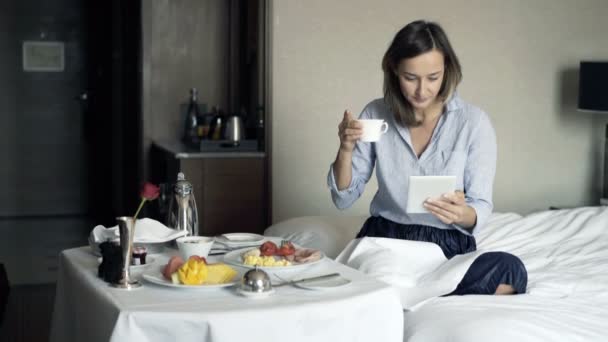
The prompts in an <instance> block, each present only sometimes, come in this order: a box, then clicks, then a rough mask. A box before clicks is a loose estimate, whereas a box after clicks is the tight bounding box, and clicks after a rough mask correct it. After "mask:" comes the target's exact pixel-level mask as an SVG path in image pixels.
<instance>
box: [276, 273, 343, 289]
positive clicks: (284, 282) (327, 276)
mask: <svg viewBox="0 0 608 342" xmlns="http://www.w3.org/2000/svg"><path fill="white" fill-rule="evenodd" d="M273 276H275V277H276V278H277V279H279V280H280V281H282V283H280V284H272V286H273V287H278V286H284V285H296V284H302V283H308V282H311V281H318V280H326V279H332V278H335V277H339V276H340V273H330V274H324V275H321V276H316V277H310V278H302V279H293V280H287V279H284V278H281V277H279V276H278V275H276V274H273Z"/></svg>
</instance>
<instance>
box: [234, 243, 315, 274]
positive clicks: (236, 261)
mask: <svg viewBox="0 0 608 342" xmlns="http://www.w3.org/2000/svg"><path fill="white" fill-rule="evenodd" d="M295 247H296V248H301V247H298V246H295ZM252 249H254V248H241V249H237V250H236V251H232V252H229V253H226V255H224V262H225V263H227V264H231V265H236V266H240V267H246V268H255V266H251V265H245V264H243V258H242V257H241V255H242V254H243V253H245V252H247V251H249V250H252ZM324 258H325V254H323V253H321V257H320V258H319V260H317V261H313V262H307V263H304V264H291V265H289V266H258V268H259V269H262V270H265V271H283V270H296V269H302V268H306V267H309V266H311V265H315V264H317V263H319V262H320V261H321V260H323V259H324Z"/></svg>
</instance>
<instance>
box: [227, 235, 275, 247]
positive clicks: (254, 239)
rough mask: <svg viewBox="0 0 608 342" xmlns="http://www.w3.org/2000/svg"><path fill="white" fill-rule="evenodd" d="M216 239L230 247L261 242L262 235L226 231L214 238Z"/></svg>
mask: <svg viewBox="0 0 608 342" xmlns="http://www.w3.org/2000/svg"><path fill="white" fill-rule="evenodd" d="M216 241H217V242H219V243H221V244H224V245H227V246H232V247H238V246H244V245H252V244H256V243H260V244H261V243H262V241H264V236H262V235H259V234H253V233H228V234H222V235H220V236H218V237H217V238H216Z"/></svg>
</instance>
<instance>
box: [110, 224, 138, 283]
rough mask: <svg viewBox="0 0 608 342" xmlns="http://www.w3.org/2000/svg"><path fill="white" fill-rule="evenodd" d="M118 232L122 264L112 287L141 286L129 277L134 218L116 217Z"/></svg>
mask: <svg viewBox="0 0 608 342" xmlns="http://www.w3.org/2000/svg"><path fill="white" fill-rule="evenodd" d="M116 221H118V232H119V234H120V249H121V250H122V265H121V272H120V280H119V281H118V282H117V283H112V286H113V287H117V288H121V289H127V290H130V289H133V288H137V287H140V286H141V283H140V282H139V281H137V280H135V279H131V274H130V273H129V266H130V265H131V258H132V252H133V234H134V232H135V220H134V219H133V217H128V216H122V217H117V218H116Z"/></svg>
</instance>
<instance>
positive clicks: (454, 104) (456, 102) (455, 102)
mask: <svg viewBox="0 0 608 342" xmlns="http://www.w3.org/2000/svg"><path fill="white" fill-rule="evenodd" d="M462 106H463V102H462V99H461V98H460V96H459V95H458V92H457V91H454V93H453V94H452V96H451V97H450V99H449V100H448V102H447V103H446V106H445V108H446V109H445V112H446V113H449V112H453V111H455V110H458V109H459V108H461V107H462Z"/></svg>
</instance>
